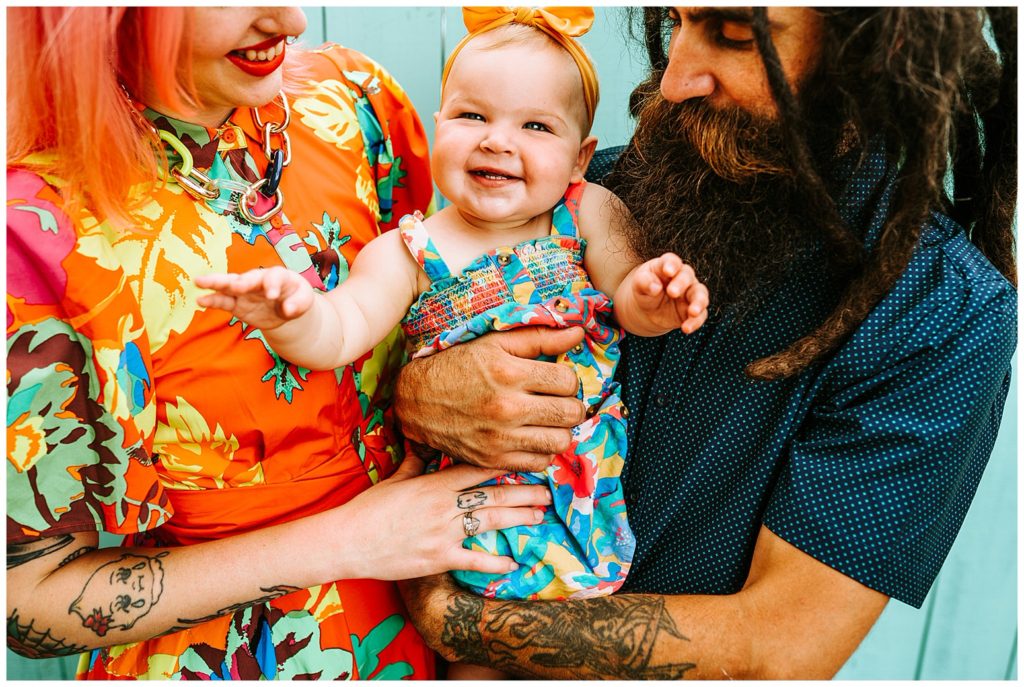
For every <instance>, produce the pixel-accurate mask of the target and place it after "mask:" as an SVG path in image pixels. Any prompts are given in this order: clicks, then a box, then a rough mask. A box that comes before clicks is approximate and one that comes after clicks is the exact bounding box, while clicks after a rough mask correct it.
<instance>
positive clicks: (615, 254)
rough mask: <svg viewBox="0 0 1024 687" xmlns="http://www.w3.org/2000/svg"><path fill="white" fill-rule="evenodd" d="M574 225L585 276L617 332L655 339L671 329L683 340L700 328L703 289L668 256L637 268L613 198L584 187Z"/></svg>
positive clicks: (625, 217)
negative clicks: (609, 309)
mask: <svg viewBox="0 0 1024 687" xmlns="http://www.w3.org/2000/svg"><path fill="white" fill-rule="evenodd" d="M579 221H580V232H581V234H582V235H583V237H584V238H585V239H587V251H586V253H585V254H584V265H585V266H586V268H587V273H588V274H589V275H590V279H591V281H592V282H593V284H594V286H595V287H596V288H598V289H600V290H601V291H604V292H605V293H607V294H611V295H612V306H613V308H614V311H615V319H616V320H618V322H619V324H620V325H622V328H623V329H625V330H626V331H627V332H629V333H630V334H636V335H638V336H660V335H662V334H665V333H667V332H670V331H672V330H673V329H680V330H682V332H683V333H685V334H689V333H691V332H694V331H696V330H697V329H698V328H699V327H700V326H701V325H702V324H704V320H706V319H707V309H708V290H707V287H705V286H704V285H703V284H702V283H700V281H699V280H698V279H697V277H696V276H695V275H694V272H693V268H692V267H690V266H689V265H687V264H685V263H684V262H683V261H682V260H681V259H680V258H679V256H677V255H675V254H674V253H665V254H664V255H661V256H659V257H657V258H654V259H653V260H648V261H647V262H643V263H641V262H640V259H639V258H638V257H637V256H636V254H635V253H634V252H633V250H632V248H631V247H630V245H629V241H628V239H627V235H628V233H629V227H631V226H633V225H632V222H633V219H632V217H630V214H629V210H628V209H627V208H626V206H625V205H624V204H623V203H622V201H621V200H619V199H618V198H617V197H616V196H615V194H613V193H612V192H611V191H609V190H608V189H606V188H604V187H602V186H598V185H596V184H587V186H586V188H585V189H584V194H583V198H582V200H581V202H580V209H579ZM634 230H635V228H634Z"/></svg>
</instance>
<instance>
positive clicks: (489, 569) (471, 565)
mask: <svg viewBox="0 0 1024 687" xmlns="http://www.w3.org/2000/svg"><path fill="white" fill-rule="evenodd" d="M448 564H449V565H450V566H451V569H452V570H476V571H477V572H483V573H497V574H501V573H506V572H512V571H513V570H516V569H517V568H519V564H518V563H516V562H515V561H514V560H512V559H511V558H509V557H508V556H495V555H493V554H490V553H483V552H482V551H469V550H468V549H459V550H458V551H455V552H453V554H452V557H451V559H450V561H449V563H448Z"/></svg>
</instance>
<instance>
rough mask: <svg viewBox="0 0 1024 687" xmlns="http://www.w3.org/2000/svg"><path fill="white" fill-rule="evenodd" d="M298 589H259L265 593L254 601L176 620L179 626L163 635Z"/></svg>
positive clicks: (277, 586) (286, 587)
mask: <svg viewBox="0 0 1024 687" xmlns="http://www.w3.org/2000/svg"><path fill="white" fill-rule="evenodd" d="M299 589H301V587H292V586H289V585H286V584H279V585H276V586H273V587H260V591H261V592H265V594H264V595H263V596H260V597H257V598H255V599H250V600H249V601H241V602H239V603H236V604H231V605H230V606H225V607H224V608H222V609H220V610H219V611H217V612H216V613H211V614H210V615H206V616H203V617H202V618H178V623H179V625H175V626H174V627H172V628H171V629H170V630H168V631H167V632H164V633H163V634H171V633H172V632H179V631H181V630H187V629H188V628H190V627H195V626H196V625H201V624H202V623H205V622H209V621H211V620H214V619H215V618H219V617H221V616H222V615H228V614H230V613H235V612H237V611H240V610H242V609H243V608H248V607H249V606H255V605H256V604H262V603H267V602H268V601H272V600H273V599H276V598H278V597H279V596H284V595H285V594H291V593H292V592H296V591H298V590H299Z"/></svg>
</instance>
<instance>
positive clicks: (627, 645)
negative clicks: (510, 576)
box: [440, 592, 697, 680]
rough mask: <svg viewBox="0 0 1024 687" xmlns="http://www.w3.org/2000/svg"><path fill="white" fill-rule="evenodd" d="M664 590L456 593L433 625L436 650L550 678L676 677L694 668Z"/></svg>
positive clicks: (458, 658) (456, 658)
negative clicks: (559, 595) (569, 597)
mask: <svg viewBox="0 0 1024 687" xmlns="http://www.w3.org/2000/svg"><path fill="white" fill-rule="evenodd" d="M665 603H666V597H661V596H646V595H623V596H611V597H604V598H601V599H589V600H586V601H492V600H487V599H483V598H481V597H478V596H475V595H472V594H469V593H466V592H456V593H454V594H451V595H450V596H449V598H448V602H447V608H446V609H445V613H444V617H443V624H442V626H441V627H440V643H441V644H442V645H443V651H442V653H443V654H444V655H445V656H446V657H447V658H449V659H450V660H454V661H461V662H466V663H474V664H477V665H490V666H493V667H496V668H500V669H502V670H505V671H508V672H510V673H513V674H516V675H519V676H522V677H533V678H550V679H582V680H586V679H624V680H638V679H650V680H675V679H680V678H683V677H685V676H686V674H687V672H689V671H692V670H694V669H695V668H696V667H697V664H696V662H695V660H694V659H693V647H692V645H691V643H690V640H689V638H687V637H686V636H685V634H684V632H683V631H682V630H681V628H679V627H678V626H677V624H676V622H675V621H674V620H673V618H672V617H671V615H670V614H669V613H668V611H667V609H666V608H665Z"/></svg>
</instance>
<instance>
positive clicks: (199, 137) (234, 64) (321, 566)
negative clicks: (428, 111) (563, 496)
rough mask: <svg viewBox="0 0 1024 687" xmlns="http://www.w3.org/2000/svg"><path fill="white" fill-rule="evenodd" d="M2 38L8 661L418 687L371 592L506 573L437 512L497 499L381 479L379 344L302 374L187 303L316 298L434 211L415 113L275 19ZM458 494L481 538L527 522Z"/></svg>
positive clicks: (253, 338) (48, 13)
mask: <svg viewBox="0 0 1024 687" xmlns="http://www.w3.org/2000/svg"><path fill="white" fill-rule="evenodd" d="M7 16H8V21H7V26H8V36H7V42H8V71H7V84H8V172H7V195H8V215H7V217H8V219H7V223H8V235H7V236H8V239H7V241H8V243H7V269H8V282H7V283H8V294H7V342H8V349H7V384H8V387H7V388H8V399H7V400H8V413H7V418H8V419H7V438H8V440H7V457H8V464H7V489H8V491H7V514H8V527H7V541H8V559H7V561H8V562H7V565H8V576H7V592H8V594H7V603H8V605H7V609H8V623H7V627H8V645H9V646H11V647H12V648H13V649H14V650H15V651H17V652H18V653H20V654H22V655H25V656H31V657H44V656H58V655H67V654H74V653H83V654H84V655H83V661H82V663H81V664H80V675H81V676H84V677H89V678H135V679H155V678H179V679H189V678H208V679H268V678H277V679H290V678H308V677H317V678H345V677H348V678H364V679H365V678H383V679H396V678H406V677H411V678H432V677H433V676H434V656H433V654H432V653H431V652H430V651H429V650H428V649H427V647H426V646H425V645H424V644H423V642H422V640H421V639H420V637H419V636H418V635H417V634H416V631H415V629H414V628H413V627H412V625H411V624H410V622H409V621H408V618H407V616H406V613H405V610H404V608H403V606H402V604H401V601H400V599H399V596H398V594H397V592H396V590H395V587H394V584H393V582H389V581H387V580H396V579H403V578H408V577H417V576H421V575H425V574H430V573H436V572H440V571H444V570H449V569H455V568H458V569H472V570H480V571H487V572H502V571H508V570H510V569H512V567H513V566H514V563H512V562H511V561H510V559H508V558H504V557H498V556H491V555H488V554H484V553H480V552H471V551H468V550H465V549H463V548H462V540H463V538H464V537H465V532H464V529H463V518H462V517H461V516H462V513H461V511H459V509H458V506H457V494H458V492H460V491H461V490H463V489H466V488H469V487H472V486H474V485H476V484H479V483H480V482H482V481H484V480H486V479H488V478H490V477H492V476H494V475H496V474H497V472H496V471H491V470H486V469H482V468H474V467H471V466H468V465H462V466H457V467H455V468H452V469H450V470H445V471H442V472H439V473H436V474H432V475H427V476H418V472H420V471H421V468H422V464H421V463H420V462H418V461H416V460H415V459H411V460H409V461H407V462H406V463H403V464H402V466H401V467H399V462H400V455H399V454H398V453H397V452H396V450H395V448H394V447H395V441H394V438H393V435H392V427H391V414H390V393H391V381H392V378H393V375H394V372H395V371H396V369H397V365H398V364H399V363H400V362H401V347H400V342H399V341H398V337H397V335H394V336H390V337H388V338H387V339H386V340H385V341H384V342H383V343H382V344H380V345H379V346H377V347H376V348H374V349H373V350H372V351H370V352H369V353H367V354H366V355H364V356H362V357H360V358H359V359H358V360H356V361H355V362H354V363H352V364H350V365H347V366H345V367H342V368H338V369H336V370H329V371H325V372H311V371H310V370H307V369H305V368H301V367H296V366H295V365H294V364H291V363H289V362H288V361H287V360H284V359H282V358H280V357H279V356H277V355H276V354H275V353H274V352H273V351H272V350H271V349H270V347H269V346H267V345H266V343H265V341H264V340H263V337H262V334H261V332H260V331H259V330H258V329H255V328H252V327H249V326H247V325H244V324H243V323H242V322H240V321H238V320H235V319H233V318H232V317H231V316H230V315H229V314H227V313H225V312H223V311H220V310H207V309H205V308H202V307H200V306H198V305H197V296H198V289H197V287H196V286H195V285H194V282H193V278H194V277H195V276H196V275H198V274H203V273H207V272H213V271H218V272H224V271H234V272H241V271H245V270H248V269H253V268H256V267H269V266H273V265H284V266H286V267H288V268H289V269H292V270H294V271H296V272H297V273H299V274H301V275H302V276H303V277H304V278H305V279H306V280H307V281H308V282H309V283H310V284H311V285H312V286H314V287H315V288H317V289H320V290H322V291H327V290H330V289H332V288H334V287H335V286H336V285H337V284H338V283H340V282H341V281H344V280H345V278H346V277H347V275H348V265H349V263H350V262H351V260H352V259H353V258H354V256H355V254H356V252H357V251H358V250H359V249H360V248H361V247H362V246H363V245H365V244H366V243H367V242H368V241H370V240H371V239H372V238H373V237H374V236H376V235H377V234H378V233H380V232H382V231H385V230H390V229H391V228H392V227H393V226H394V223H395V221H394V218H397V217H401V216H402V215H403V214H406V213H410V212H413V211H415V210H426V209H427V208H428V207H429V205H430V200H431V194H432V186H431V181H430V176H429V172H428V168H427V157H426V155H427V146H426V140H425V137H424V134H423V129H422V126H421V124H420V122H419V120H418V118H417V116H416V114H415V111H414V110H413V108H412V105H411V104H410V103H409V100H408V98H407V96H406V95H405V93H404V92H403V91H402V89H401V87H400V86H399V85H398V84H397V83H395V81H394V80H393V79H392V78H391V76H390V75H389V74H388V73H387V72H386V71H385V70H384V69H382V68H381V67H380V66H379V65H377V64H376V63H374V62H373V61H371V60H370V59H368V58H366V57H365V56H363V55H360V54H358V53H356V52H354V51H351V50H347V49H345V48H342V47H340V46H337V45H327V46H324V47H322V48H319V49H316V50H297V49H296V48H295V46H293V45H291V42H292V39H293V38H294V37H295V36H297V35H298V34H300V33H301V32H302V31H303V30H304V28H305V18H304V17H303V15H302V13H301V12H300V11H299V10H298V9H296V8H271V7H255V8H254V7H226V8H223V7H222V8H213V7H196V8H187V9H183V8H155V7H133V8H102V7H84V8H83V7H78V8H66V7H65V8H58V7H49V8H39V7H19V8H10V9H8V15H7ZM311 345H312V342H311ZM385 478H387V479H385ZM477 492H479V494H480V496H479V497H478V498H477V500H478V501H479V505H478V506H477V509H476V510H475V511H474V513H475V515H476V518H477V519H478V520H479V521H480V528H479V529H480V531H483V530H491V529H499V528H503V527H509V526H514V525H521V524H526V523H528V522H533V521H534V518H535V513H536V508H535V506H537V505H541V504H544V503H546V502H547V501H548V499H549V496H548V494H547V490H546V489H545V488H544V487H542V486H518V487H515V486H493V487H485V488H481V489H479V490H477ZM496 503H501V504H502V505H501V507H497V506H496V505H495V504H496ZM101 531H102V532H107V533H111V534H117V535H123V542H121V543H120V544H119V545H117V546H113V547H105V548H99V532H101ZM381 580H384V581H381Z"/></svg>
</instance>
